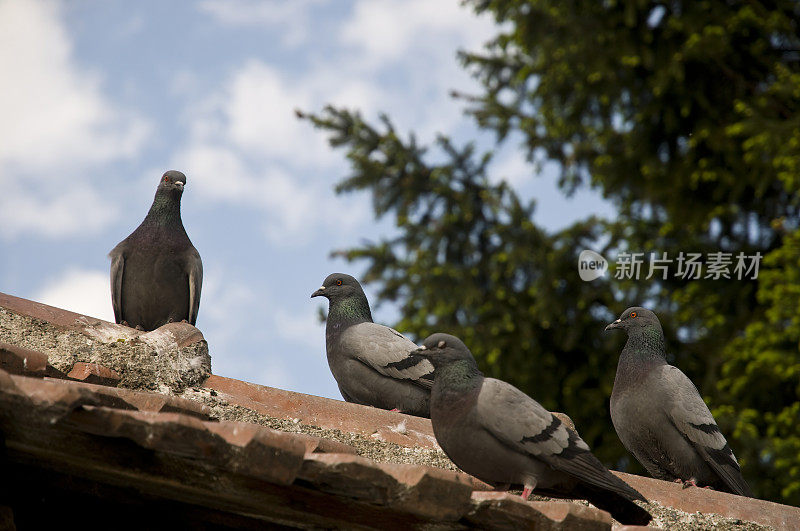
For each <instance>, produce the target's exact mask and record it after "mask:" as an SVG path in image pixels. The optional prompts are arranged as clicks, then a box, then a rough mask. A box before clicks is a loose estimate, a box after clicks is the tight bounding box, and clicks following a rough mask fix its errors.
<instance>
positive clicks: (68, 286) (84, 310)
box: [33, 269, 114, 323]
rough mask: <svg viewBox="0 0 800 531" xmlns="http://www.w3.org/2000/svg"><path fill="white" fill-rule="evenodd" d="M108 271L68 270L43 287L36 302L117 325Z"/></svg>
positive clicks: (35, 298)
mask: <svg viewBox="0 0 800 531" xmlns="http://www.w3.org/2000/svg"><path fill="white" fill-rule="evenodd" d="M109 282H110V280H109V272H108V271H97V270H87V269H68V270H67V271H65V272H63V273H62V274H61V275H60V276H59V277H57V278H55V279H53V280H51V281H50V282H48V283H47V284H45V285H44V287H42V288H41V289H40V290H39V292H38V293H37V294H36V296H34V297H33V300H36V301H38V302H41V303H43V304H49V305H50V306H55V307H57V308H63V309H65V310H69V311H71V312H76V313H80V314H83V315H88V316H90V317H96V318H98V319H103V320H105V321H110V322H112V323H113V322H114V311H113V309H112V307H111V288H110V284H109Z"/></svg>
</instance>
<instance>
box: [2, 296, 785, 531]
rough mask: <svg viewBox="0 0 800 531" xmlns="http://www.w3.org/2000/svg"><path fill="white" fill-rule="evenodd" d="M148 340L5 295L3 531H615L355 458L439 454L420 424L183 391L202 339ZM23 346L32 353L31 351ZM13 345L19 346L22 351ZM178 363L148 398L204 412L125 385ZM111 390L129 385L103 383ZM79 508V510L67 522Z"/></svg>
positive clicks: (734, 501)
mask: <svg viewBox="0 0 800 531" xmlns="http://www.w3.org/2000/svg"><path fill="white" fill-rule="evenodd" d="M9 323H11V324H9ZM26 327H30V329H28V328H26ZM34 329H35V330H34ZM29 332H30V333H29ZM70 334H75V335H74V337H71V340H70V341H71V342H70V341H67V342H66V343H63V344H61V343H59V342H60V341H63V339H64V337H65V336H70ZM149 334H150V335H148V334H145V333H142V332H139V331H136V330H132V329H129V328H126V327H120V326H118V325H115V324H112V323H105V322H102V321H99V320H96V319H92V318H88V317H85V316H80V315H78V314H73V313H72V312H66V311H64V310H60V309H58V308H52V307H49V306H46V305H41V304H38V303H34V302H31V301H25V300H24V299H18V298H16V297H11V296H8V295H5V294H0V338H1V339H2V340H3V341H5V343H3V342H0V450H2V447H3V446H5V453H4V452H2V451H0V468H2V469H3V470H4V472H5V471H8V474H7V475H6V476H5V477H8V478H11V480H9V481H6V482H5V483H2V484H0V490H2V488H6V490H7V491H8V492H7V493H6V492H0V494H3V495H5V497H8V498H9V500H10V501H9V502H8V503H7V502H6V501H5V500H0V528H4V526H5V527H9V526H8V525H7V523H8V522H10V521H11V522H12V525H13V520H18V521H20V522H25V523H26V524H27V526H28V527H36V526H37V525H38V526H39V527H41V526H42V525H43V524H44V523H51V524H58V525H61V524H62V520H64V518H67V519H68V518H70V517H74V518H75V520H74V521H73V522H78V521H79V522H80V523H82V524H83V525H87V524H88V525H90V526H91V525H93V524H96V523H98V521H99V520H98V521H94V522H93V521H92V520H91V518H92V515H93V514H94V515H99V514H108V515H111V517H114V518H117V517H118V515H124V517H123V518H124V521H126V522H127V523H131V524H133V523H137V524H138V526H139V527H143V526H144V527H146V526H147V525H148V517H150V514H149V510H148V509H149V508H150V507H152V506H153V504H154V503H155V504H158V507H160V508H162V509H165V510H167V512H168V513H169V514H170V515H171V516H170V518H171V520H170V522H174V523H175V525H178V526H189V527H204V526H207V525H219V526H223V527H227V528H247V529H257V528H261V527H263V526H265V525H269V526H288V527H323V528H351V529H373V528H378V529H410V528H436V529H463V528H471V527H474V528H485V529H489V528H491V529H520V528H536V529H609V528H610V527H611V523H612V520H611V518H610V516H609V515H608V514H607V513H605V512H603V511H600V510H597V509H595V508H593V507H590V506H587V505H584V504H579V503H571V502H561V501H555V502H554V501H544V502H540V501H536V502H525V501H523V500H522V499H521V498H520V497H519V496H516V495H512V494H509V493H504V492H493V491H492V492H489V491H485V490H482V489H488V488H490V487H488V486H487V485H485V484H483V483H481V482H479V481H478V480H476V479H475V478H472V477H471V476H468V475H466V474H463V473H461V472H456V471H452V470H445V469H444V468H436V467H431V466H425V465H420V464H394V463H384V462H377V461H374V460H372V459H367V458H365V457H360V456H358V455H356V453H359V452H364V447H363V444H364V441H366V444H367V445H368V446H369V445H372V446H374V445H375V444H377V443H374V442H373V440H376V441H382V442H381V443H380V445H383V446H381V448H384V449H385V448H397V447H396V446H394V444H396V445H399V446H400V447H401V448H400V450H402V452H400V453H401V454H403V455H420V454H418V453H415V452H417V451H419V450H418V449H419V448H424V449H425V450H423V451H424V452H428V453H429V454H430V455H439V454H437V452H440V450H437V448H438V447H437V445H436V442H435V439H434V437H433V433H432V430H431V426H430V421H428V420H427V419H421V418H417V417H410V416H407V415H403V414H400V413H395V412H389V411H383V410H379V409H375V408H370V407H365V406H360V405H357V404H348V403H344V402H341V401H338V400H330V399H326V398H320V397H315V396H310V395H303V394H300V393H293V392H290V391H283V390H280V389H273V388H269V387H265V386H260V385H256V384H251V383H247V382H240V381H237V380H232V379H229V378H223V377H220V376H211V377H209V378H208V379H207V380H205V382H204V383H203V384H202V385H203V386H204V387H203V388H202V389H201V388H199V387H195V388H194V389H195V390H196V391H192V392H189V391H191V386H197V385H200V382H201V381H202V380H200V379H197V378H198V375H202V374H204V373H203V371H204V370H205V369H203V364H204V363H206V362H208V359H209V358H208V356H207V349H206V347H205V340H204V339H203V337H202V334H201V333H200V332H199V331H198V330H197V329H195V328H194V327H192V326H191V325H187V324H185V323H171V324H170V325H167V326H165V327H162V329H160V330H159V331H155V332H151V333H149ZM32 335H35V336H36V338H37V339H36V341H29V339H30V338H29V336H32ZM8 338H12V339H14V338H16V339H19V338H28V339H25V340H24V341H21V342H20V343H21V344H17V343H16V342H14V341H12V342H8V341H6V339H8ZM134 343H135V344H134ZM56 344H58V348H56V349H55V350H48V349H49V348H51V347H49V346H48V347H46V348H44V347H43V350H46V351H47V352H48V353H51V354H53V355H55V356H57V357H58V360H59V361H58V364H59V365H58V366H59V367H61V368H66V369H65V370H67V371H68V372H69V374H65V373H64V372H62V371H61V370H59V368H58V367H56V366H53V365H52V364H48V356H47V355H46V354H45V353H43V352H40V351H39V350H37V349H38V348H39V347H37V346H36V345H56ZM87 344H88V345H90V349H89V351H86V352H82V353H79V355H76V354H74V353H73V351H72V350H70V349H72V348H73V347H75V346H76V345H78V346H80V345H87ZM32 345H33V346H34V348H28V347H30V346H32ZM80 348H83V347H80ZM59 349H60V350H59ZM121 349H122V350H121ZM181 349H183V350H181ZM172 355H176V356H178V357H179V358H180V359H181V360H182V361H181V362H180V363H183V364H184V365H185V366H184V365H182V366H181V367H182V370H185V371H186V374H190V376H189V377H186V376H185V374H183V373H181V372H180V370H179V371H177V372H174V374H171V375H170V378H171V379H170V380H168V381H166V380H165V381H162V382H160V383H158V385H157V388H158V389H161V390H164V391H167V392H172V393H180V392H181V391H183V390H185V389H187V386H190V389H189V391H186V392H184V393H183V394H184V396H190V397H193V398H195V399H203V400H205V399H206V398H209V395H214V394H216V395H217V396H216V397H214V399H213V400H211V401H208V402H207V403H209V405H210V406H211V407H207V406H205V405H203V404H202V403H200V402H197V401H195V400H187V399H184V398H180V397H177V396H174V395H173V394H159V393H153V392H146V391H137V390H132V389H128V388H124V386H128V387H135V386H145V387H147V386H153V385H155V384H154V382H153V381H152V380H151V379H149V378H151V376H152V375H153V374H155V372H153V371H158V370H159V369H158V366H154V367H150V368H148V370H150V372H147V371H143V372H142V371H140V367H138V366H137V365H136V364H137V363H141V362H145V363H146V362H148V360H150V359H153V360H155V361H156V362H161V361H162V360H163V362H165V363H172V361H171V358H170V356H172ZM81 356H83V358H82V359H78V358H80V357H81ZM104 359H108V360H111V362H113V363H110V364H107V363H106V362H105V361H102V360H104ZM98 360H99V363H96V362H97V361H98ZM50 361H53V360H52V359H51V360H50ZM209 363H210V362H209ZM115 364H116V365H115ZM172 364H173V365H174V363H172ZM179 365H180V364H179ZM2 369H7V370H8V371H10V372H12V373H14V374H13V375H12V374H9V372H6V371H5V370H2ZM151 369H152V370H151ZM114 373H117V374H116V375H115V374H114ZM117 377H119V378H117ZM75 380H78V381H75ZM89 381H95V382H97V384H92V383H87V382H89ZM192 381H194V382H195V383H188V382H192ZM118 382H119V383H120V385H123V387H112V386H109V385H116V384H117V383H118ZM100 384H109V385H100ZM203 397H205V398H203ZM220 404H227V405H228V406H230V407H232V408H236V409H235V410H236V411H237V412H241V411H244V412H245V413H244V414H242V415H241V417H240V416H238V415H239V413H237V416H236V417H235V418H237V419H239V418H244V419H247V420H253V419H255V420H257V421H259V422H263V419H264V418H266V417H269V418H271V419H282V420H280V422H278V423H277V424H276V423H273V422H272V421H270V422H265V423H267V424H269V425H270V426H273V427H280V428H281V429H284V428H286V425H288V426H289V427H288V428H286V429H287V430H288V431H293V427H294V426H298V425H305V426H308V427H311V428H313V429H312V430H307V431H310V432H311V433H314V434H315V435H319V434H322V435H323V437H317V436H312V435H308V434H303V433H289V432H286V431H275V430H273V429H270V428H267V427H264V426H261V425H258V424H253V423H248V422H239V421H227V420H222V421H218V420H215V419H214V418H212V416H214V415H220V412H224V411H225V410H224V409H220V407H221V406H220ZM226 407H227V406H226ZM258 415H262V417H258ZM287 420H288V421H291V422H289V423H286V422H285V421H287ZM337 433H338V434H346V436H340V435H336V434H337ZM331 434H333V435H331ZM328 436H334V437H338V439H339V440H331V439H327V438H324V437H328ZM359 437H360V438H361V439H359ZM342 440H344V441H347V442H351V443H352V444H354V445H355V446H351V445H350V444H344V443H343V442H340V441H342ZM389 443H393V444H389ZM392 451H395V450H392ZM365 455H371V456H372V455H375V456H378V457H379V458H383V457H381V456H383V455H384V454H381V453H380V452H378V453H377V454H373V453H370V452H366V453H365ZM414 459H417V461H414V462H419V461H418V457H415V458H414ZM437 459H438V458H437ZM3 460H4V461H3ZM412 460H413V459H412ZM431 462H435V463H437V464H439V465H441V466H447V463H444V462H440V461H436V460H434V461H431ZM618 475H619V476H620V477H622V478H623V479H624V480H625V481H627V482H628V483H630V484H631V485H632V486H633V487H634V488H636V489H637V490H639V491H640V492H641V493H642V494H644V495H645V496H646V497H647V498H648V499H651V500H653V501H657V502H660V503H661V504H663V505H668V506H671V507H676V508H678V509H681V510H683V511H686V512H687V513H694V512H696V511H702V512H703V513H717V514H720V515H725V516H728V517H731V518H737V519H740V520H742V521H753V522H759V523H762V524H766V525H771V526H773V527H775V528H777V529H800V509H798V508H795V507H788V506H783V505H779V504H775V503H771V502H766V501H762V500H754V499H746V498H741V497H733V495H731V494H726V493H720V492H714V491H708V490H700V489H682V488H681V486H680V485H675V484H672V483H667V482H663V481H658V480H654V479H650V478H643V477H640V476H631V475H628V474H621V473H619V474H618ZM76 506H80V507H81V508H87V511H86V512H85V514H82V515H81V514H79V513H77V512H76V513H74V514H73V512H72V511H71V507H76ZM654 507H655V506H654V505H651V508H654ZM56 508H57V509H58V510H55V509H56ZM86 515H88V516H86ZM684 516H685V515H684ZM48 518H52V519H53V521H52V522H51V521H50V520H48ZM56 518H58V520H55V519H56ZM87 518H88V519H87Z"/></svg>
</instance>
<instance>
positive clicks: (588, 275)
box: [578, 249, 608, 282]
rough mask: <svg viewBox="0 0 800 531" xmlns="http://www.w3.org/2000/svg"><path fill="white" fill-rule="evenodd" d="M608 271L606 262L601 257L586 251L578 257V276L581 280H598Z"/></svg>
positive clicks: (598, 254)
mask: <svg viewBox="0 0 800 531" xmlns="http://www.w3.org/2000/svg"><path fill="white" fill-rule="evenodd" d="M606 271H608V261H606V259H605V258H603V255H601V254H600V253H596V252H594V251H590V250H589V249H586V250H584V251H581V254H580V256H578V274H579V275H580V276H581V280H583V281H586V282H591V281H592V280H594V279H596V278H600V277H602V276H603V275H605V274H606Z"/></svg>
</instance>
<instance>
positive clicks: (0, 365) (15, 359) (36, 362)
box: [0, 341, 47, 377]
mask: <svg viewBox="0 0 800 531" xmlns="http://www.w3.org/2000/svg"><path fill="white" fill-rule="evenodd" d="M0 369H3V370H4V371H8V372H10V373H11V374H24V375H26V376H39V377H44V376H45V372H46V370H47V356H46V355H45V354H42V353H41V352H37V351H35V350H31V349H27V348H22V347H18V346H16V345H12V344H10V343H4V342H2V341H0Z"/></svg>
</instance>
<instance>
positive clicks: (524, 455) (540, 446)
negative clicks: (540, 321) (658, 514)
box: [415, 334, 651, 525]
mask: <svg viewBox="0 0 800 531" xmlns="http://www.w3.org/2000/svg"><path fill="white" fill-rule="evenodd" d="M415 355H419V356H421V357H425V358H427V359H428V360H430V361H431V363H432V364H433V366H434V367H435V368H436V373H435V376H436V377H435V381H434V383H433V390H432V391H431V423H432V424H433V433H434V435H436V440H437V441H438V442H439V446H441V447H442V450H444V452H445V453H446V454H447V456H448V457H449V458H450V459H451V460H452V461H453V462H454V463H455V464H456V465H458V467H459V468H461V469H463V470H464V471H465V472H467V473H469V474H472V475H473V476H475V477H477V478H478V479H481V480H483V481H486V482H487V483H491V484H493V485H495V486H496V487H508V486H510V485H515V486H523V487H524V490H523V493H522V496H523V498H525V499H527V498H528V497H529V496H530V494H531V492H536V493H538V494H543V495H545V496H554V497H558V498H585V499H587V500H589V501H590V502H591V503H593V504H594V505H596V506H597V507H599V508H600V509H603V510H605V511H608V512H610V513H611V515H612V516H613V517H614V518H616V519H617V521H619V522H621V523H623V524H630V525H646V524H647V523H648V522H649V521H650V520H651V516H650V514H649V513H648V512H647V511H645V510H644V509H642V508H641V507H639V506H638V505H636V504H635V503H633V501H632V500H640V501H643V502H647V500H645V498H644V497H643V496H642V495H641V494H640V493H639V492H637V491H636V490H635V489H633V488H632V487H631V486H630V485H628V484H627V483H625V482H624V481H622V480H621V479H619V478H618V477H617V476H615V475H613V474H612V473H611V472H609V471H608V469H606V467H605V466H603V464H602V463H601V462H600V461H599V460H598V459H597V458H596V457H595V456H594V455H593V454H592V452H591V451H590V450H589V447H588V446H587V445H586V443H585V442H583V440H582V439H581V438H580V437H579V436H578V434H577V433H576V432H575V431H574V430H572V429H570V428H568V427H567V426H566V425H564V424H563V423H562V422H561V421H560V420H559V419H558V418H556V417H555V416H553V414H552V413H550V412H549V411H547V410H546V409H545V408H543V407H542V406H541V405H539V403H538V402H536V401H535V400H534V399H532V398H531V397H529V396H528V395H526V394H525V393H523V392H522V391H520V390H519V389H517V388H516V387H514V386H513V385H511V384H509V383H506V382H503V381H501V380H495V379H494V378H485V377H484V376H483V374H482V373H481V372H480V371H479V370H478V365H477V364H476V363H475V359H474V358H473V357H472V354H471V353H470V351H469V350H468V349H467V347H466V346H465V345H464V343H462V342H461V340H460V339H458V338H457V337H454V336H451V335H448V334H433V335H432V336H430V337H428V338H427V339H426V340H425V343H424V345H423V346H422V347H420V349H419V350H417V351H416V352H415Z"/></svg>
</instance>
